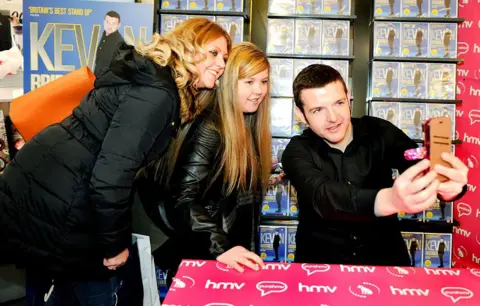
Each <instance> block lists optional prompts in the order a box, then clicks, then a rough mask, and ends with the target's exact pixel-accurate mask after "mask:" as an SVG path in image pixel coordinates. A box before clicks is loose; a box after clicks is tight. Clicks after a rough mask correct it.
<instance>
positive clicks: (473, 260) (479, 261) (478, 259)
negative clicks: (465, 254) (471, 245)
mask: <svg viewBox="0 0 480 306" xmlns="http://www.w3.org/2000/svg"><path fill="white" fill-rule="evenodd" d="M472 262H475V263H477V264H480V257H479V256H475V254H473V253H472Z"/></svg>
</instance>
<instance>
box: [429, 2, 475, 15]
mask: <svg viewBox="0 0 480 306" xmlns="http://www.w3.org/2000/svg"><path fill="white" fill-rule="evenodd" d="M464 3H468V1H467V2H465V1H464ZM457 14H458V1H457V0H430V17H445V18H457Z"/></svg>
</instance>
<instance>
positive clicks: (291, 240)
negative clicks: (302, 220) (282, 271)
mask: <svg viewBox="0 0 480 306" xmlns="http://www.w3.org/2000/svg"><path fill="white" fill-rule="evenodd" d="M296 236H297V227H296V226H288V227H287V262H295V253H296V250H297V242H296Z"/></svg>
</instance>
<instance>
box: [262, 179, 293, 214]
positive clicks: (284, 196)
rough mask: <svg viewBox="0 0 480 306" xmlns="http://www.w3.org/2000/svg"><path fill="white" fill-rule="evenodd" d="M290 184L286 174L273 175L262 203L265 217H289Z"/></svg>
mask: <svg viewBox="0 0 480 306" xmlns="http://www.w3.org/2000/svg"><path fill="white" fill-rule="evenodd" d="M288 189H289V182H288V180H287V179H286V178H285V175H284V174H272V176H271V177H270V181H269V185H268V187H267V190H266V194H265V196H264V198H263V202H262V210H261V214H262V215H263V216H287V215H288V202H289V195H288V193H289V190H288Z"/></svg>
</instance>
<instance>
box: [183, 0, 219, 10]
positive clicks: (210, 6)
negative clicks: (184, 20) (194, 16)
mask: <svg viewBox="0 0 480 306" xmlns="http://www.w3.org/2000/svg"><path fill="white" fill-rule="evenodd" d="M188 10H190V11H214V10H215V0H188Z"/></svg>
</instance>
